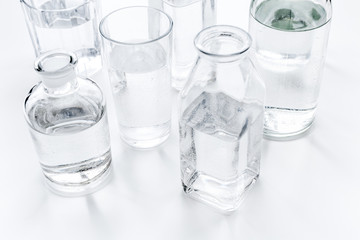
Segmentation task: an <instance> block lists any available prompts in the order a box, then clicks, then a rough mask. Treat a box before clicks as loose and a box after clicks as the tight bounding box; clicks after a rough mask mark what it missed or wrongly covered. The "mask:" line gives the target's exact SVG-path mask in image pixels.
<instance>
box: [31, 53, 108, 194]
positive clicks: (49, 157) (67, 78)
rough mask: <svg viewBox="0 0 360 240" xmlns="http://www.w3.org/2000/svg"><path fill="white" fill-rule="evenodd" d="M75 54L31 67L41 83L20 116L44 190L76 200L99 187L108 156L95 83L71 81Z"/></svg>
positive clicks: (103, 114)
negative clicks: (25, 128) (33, 153)
mask: <svg viewBox="0 0 360 240" xmlns="http://www.w3.org/2000/svg"><path fill="white" fill-rule="evenodd" d="M76 64H77V58H76V56H75V54H73V53H68V52H63V51H52V52H48V53H46V54H44V55H41V56H40V57H39V58H37V60H36V61H35V70H36V71H37V72H38V73H39V74H40V76H41V79H42V81H41V82H39V83H38V84H37V85H35V86H34V87H33V88H32V89H31V90H30V92H29V95H28V96H27V98H26V99H25V104H24V113H25V118H26V121H27V123H28V125H29V129H30V133H31V136H32V139H33V141H34V144H35V148H36V151H37V153H38V157H39V159H40V165H41V167H42V170H43V173H44V175H45V178H46V182H47V183H48V185H49V186H50V188H51V189H52V190H53V191H55V192H56V193H59V194H62V195H82V194H86V193H89V192H92V191H94V190H96V189H98V188H99V187H100V186H102V185H103V184H102V183H104V180H105V179H106V176H107V175H108V173H109V171H110V168H109V167H110V164H111V151H110V137H109V130H108V120H107V114H106V107H105V98H104V96H103V94H102V92H101V90H100V88H99V87H98V86H97V85H96V83H95V82H93V81H91V80H89V79H82V78H79V77H77V76H76V74H75V66H76Z"/></svg>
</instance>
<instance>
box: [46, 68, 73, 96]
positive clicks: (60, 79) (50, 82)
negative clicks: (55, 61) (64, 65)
mask: <svg viewBox="0 0 360 240" xmlns="http://www.w3.org/2000/svg"><path fill="white" fill-rule="evenodd" d="M42 84H43V86H44V90H45V92H46V93H47V94H49V95H64V94H69V93H71V92H73V91H75V90H76V89H77V87H78V80H77V77H76V74H75V71H71V72H70V73H67V74H64V75H60V76H59V75H48V76H43V77H42Z"/></svg>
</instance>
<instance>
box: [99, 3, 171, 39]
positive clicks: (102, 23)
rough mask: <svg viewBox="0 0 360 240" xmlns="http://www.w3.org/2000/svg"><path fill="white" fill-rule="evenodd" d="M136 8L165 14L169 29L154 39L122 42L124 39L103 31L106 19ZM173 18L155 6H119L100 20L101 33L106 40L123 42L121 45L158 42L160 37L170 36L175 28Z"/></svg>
mask: <svg viewBox="0 0 360 240" xmlns="http://www.w3.org/2000/svg"><path fill="white" fill-rule="evenodd" d="M134 8H140V9H151V10H154V11H157V12H159V13H161V14H162V15H164V16H165V17H166V18H167V19H168V21H169V27H168V29H167V30H166V31H165V32H164V33H163V34H161V35H160V36H158V37H156V38H154V39H150V40H147V41H142V42H122V41H117V40H115V39H112V38H111V37H109V36H107V35H106V34H105V33H104V31H103V26H104V22H105V20H107V18H108V17H109V16H110V15H112V14H114V13H116V12H119V11H122V10H126V9H134ZM173 25H174V23H173V20H172V19H171V17H170V16H169V15H168V14H167V13H165V12H164V11H162V10H160V9H157V8H153V7H148V6H131V7H124V8H119V9H116V10H114V11H112V12H110V13H109V14H107V15H106V16H105V17H103V18H102V19H101V21H100V24H99V32H100V34H101V36H102V37H103V38H105V39H106V40H108V41H110V42H114V43H117V44H121V45H143V44H148V43H152V42H156V41H158V40H160V39H163V38H165V37H166V36H168V35H169V34H170V33H171V31H172V28H173Z"/></svg>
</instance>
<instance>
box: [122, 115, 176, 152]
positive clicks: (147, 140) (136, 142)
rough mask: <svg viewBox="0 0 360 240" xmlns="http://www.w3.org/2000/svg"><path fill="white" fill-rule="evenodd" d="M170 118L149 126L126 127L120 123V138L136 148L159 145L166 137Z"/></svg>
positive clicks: (168, 133)
mask: <svg viewBox="0 0 360 240" xmlns="http://www.w3.org/2000/svg"><path fill="white" fill-rule="evenodd" d="M170 129H171V120H169V121H168V122H166V123H163V124H159V125H153V126H150V127H126V126H122V125H120V134H121V138H122V140H123V141H124V142H125V143H126V144H128V145H129V146H130V147H133V148H136V149H151V148H155V147H157V146H159V145H160V144H162V143H164V142H165V141H166V139H168V137H169V135H170Z"/></svg>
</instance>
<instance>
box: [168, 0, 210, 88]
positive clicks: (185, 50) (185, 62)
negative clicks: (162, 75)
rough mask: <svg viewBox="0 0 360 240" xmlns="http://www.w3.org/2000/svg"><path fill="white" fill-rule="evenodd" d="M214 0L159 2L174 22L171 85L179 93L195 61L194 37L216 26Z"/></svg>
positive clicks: (171, 0)
mask: <svg viewBox="0 0 360 240" xmlns="http://www.w3.org/2000/svg"><path fill="white" fill-rule="evenodd" d="M216 1H217V0H162V3H163V4H162V8H163V10H164V11H165V12H166V13H167V14H169V16H170V17H171V18H172V19H173V21H174V28H173V41H172V66H171V77H172V86H173V87H174V88H175V89H177V90H181V89H182V88H183V87H184V85H185V83H186V80H187V79H188V76H189V74H190V72H191V70H192V67H193V66H194V64H195V61H196V57H197V54H196V50H195V48H194V45H193V41H194V38H195V36H196V34H198V32H200V31H201V30H202V29H203V28H205V27H209V26H212V25H214V24H215V23H216Z"/></svg>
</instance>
